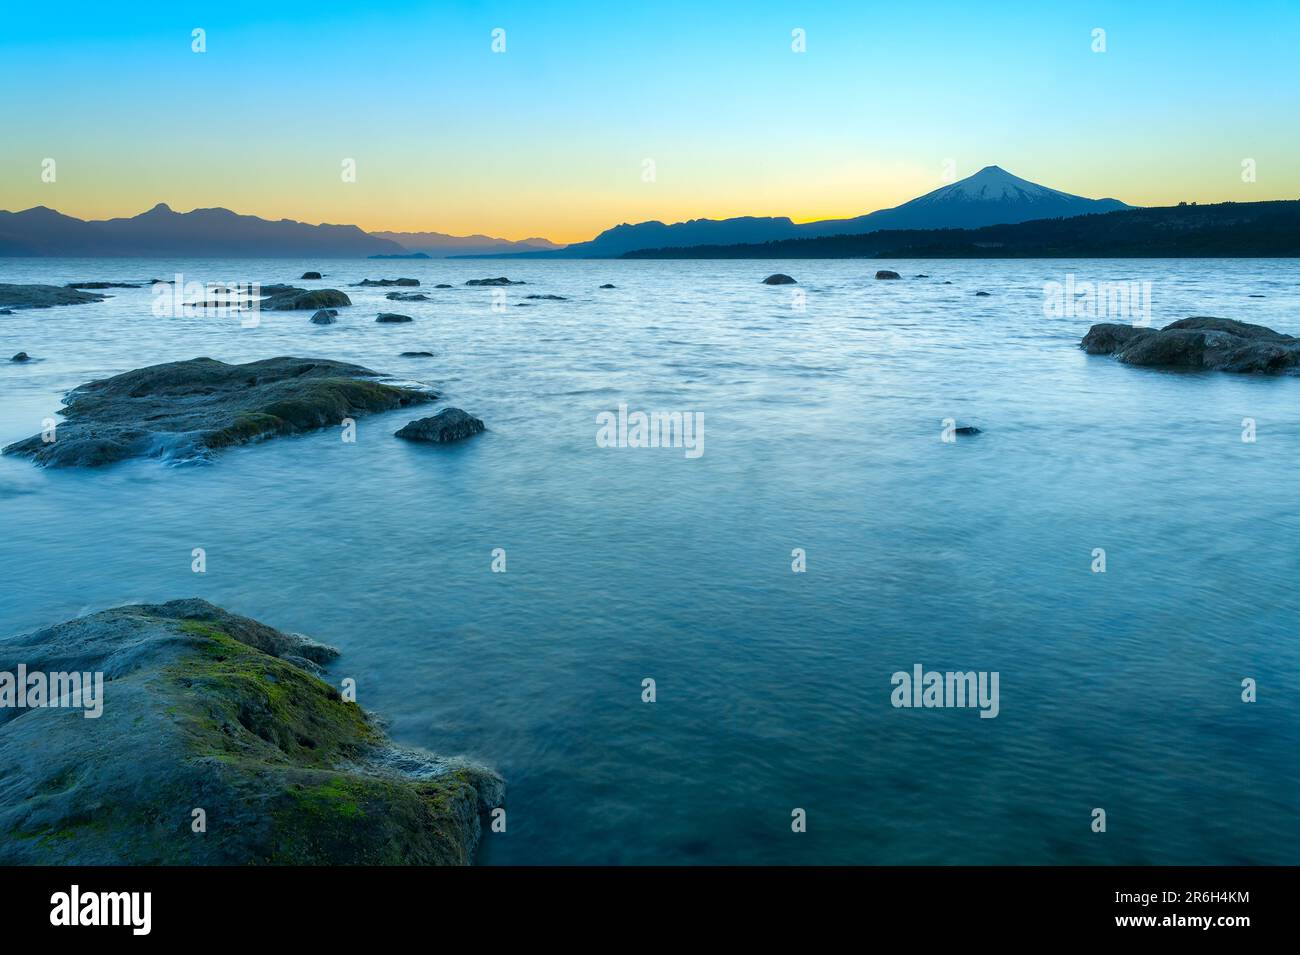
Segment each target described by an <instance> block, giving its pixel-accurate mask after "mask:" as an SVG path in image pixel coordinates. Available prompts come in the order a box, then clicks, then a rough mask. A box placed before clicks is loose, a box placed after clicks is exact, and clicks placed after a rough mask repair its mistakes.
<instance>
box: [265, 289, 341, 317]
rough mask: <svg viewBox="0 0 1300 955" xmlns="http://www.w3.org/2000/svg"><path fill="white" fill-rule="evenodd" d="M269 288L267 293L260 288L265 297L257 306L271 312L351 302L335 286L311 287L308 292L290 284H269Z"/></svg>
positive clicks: (330, 306) (317, 307)
mask: <svg viewBox="0 0 1300 955" xmlns="http://www.w3.org/2000/svg"><path fill="white" fill-rule="evenodd" d="M271 289H272V291H271V293H270V294H269V295H267V290H266V289H263V290H262V294H264V295H267V297H266V298H264V299H262V301H261V303H260V304H259V305H258V308H261V309H265V310H267V311H272V312H292V311H299V310H303V309H313V310H315V309H321V308H341V307H343V306H345V305H351V304H352V299H350V298H348V297H347V294H346V293H344V292H340V291H339V290H338V289H335V288H320V289H313V290H312V291H310V292H308V291H307V290H305V289H300V288H293V287H292V286H271Z"/></svg>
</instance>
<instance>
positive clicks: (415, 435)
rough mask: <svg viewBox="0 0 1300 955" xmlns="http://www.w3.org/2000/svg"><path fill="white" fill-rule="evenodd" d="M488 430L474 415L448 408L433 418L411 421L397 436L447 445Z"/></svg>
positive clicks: (408, 439) (409, 439)
mask: <svg viewBox="0 0 1300 955" xmlns="http://www.w3.org/2000/svg"><path fill="white" fill-rule="evenodd" d="M486 430H487V428H486V427H485V426H484V424H483V422H482V421H480V420H479V419H478V418H475V417H474V416H473V415H472V414H467V413H466V412H464V411H461V410H460V409H459V408H447V409H445V410H443V411H439V412H438V413H437V414H436V415H434V416H433V417H432V418H419V419H417V420H415V421H411V422H409V423H408V424H407V425H406V426H405V427H403V428H402V429H401V430H400V431H397V432H395V434H396V436H397V437H399V438H405V439H406V440H407V441H430V442H433V443H434V444H446V443H448V442H450V441H460V440H462V439H464V438H468V437H471V436H473V435H476V434H478V433H479V432H481V431H486Z"/></svg>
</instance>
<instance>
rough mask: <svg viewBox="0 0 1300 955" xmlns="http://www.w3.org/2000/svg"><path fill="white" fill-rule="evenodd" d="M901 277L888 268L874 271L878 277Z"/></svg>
mask: <svg viewBox="0 0 1300 955" xmlns="http://www.w3.org/2000/svg"><path fill="white" fill-rule="evenodd" d="M901 277H902V276H900V275H899V274H898V273H897V272H892V271H890V270H889V269H881V270H880V271H879V272H877V273H876V278H878V279H896V278H901Z"/></svg>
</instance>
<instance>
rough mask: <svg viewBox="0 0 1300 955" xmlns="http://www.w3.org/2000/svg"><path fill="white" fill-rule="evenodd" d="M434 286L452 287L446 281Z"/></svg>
mask: <svg viewBox="0 0 1300 955" xmlns="http://www.w3.org/2000/svg"><path fill="white" fill-rule="evenodd" d="M434 288H451V286H450V285H448V284H447V283H446V282H439V283H438V284H437V285H435V286H434Z"/></svg>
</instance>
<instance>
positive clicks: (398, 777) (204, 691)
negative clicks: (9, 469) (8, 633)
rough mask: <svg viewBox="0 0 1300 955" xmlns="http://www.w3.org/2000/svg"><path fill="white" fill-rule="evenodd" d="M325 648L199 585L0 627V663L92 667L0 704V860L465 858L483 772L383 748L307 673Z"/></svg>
mask: <svg viewBox="0 0 1300 955" xmlns="http://www.w3.org/2000/svg"><path fill="white" fill-rule="evenodd" d="M337 656H338V651H337V650H334V649H333V648H331V647H327V646H324V645H323V644H320V643H316V642H315V641H313V640H310V639H308V638H306V637H303V636H299V635H297V634H290V633H284V632H282V631H279V630H276V629H273V628H272V627H268V626H266V625H265V624H262V623H259V622H258V621H256V620H252V619H250V618H248V617H242V616H239V615H237V614H233V613H229V612H228V611H226V610H223V609H222V608H220V607H217V606H214V605H213V604H210V603H208V602H207V601H205V600H199V599H188V600H174V601H171V602H170V603H165V604H159V605H147V604H141V605H132V606H124V607H117V608H115V609H113V610H105V611H101V612H99V613H94V614H90V615H88V616H84V617H78V618H76V619H74V620H69V621H67V622H66V623H61V624H58V625H56V626H52V627H47V628H45V629H43V630H38V631H36V632H34V633H30V634H24V635H19V636H16V637H11V638H9V639H5V640H2V641H0V671H7V672H13V671H15V670H16V668H17V667H18V665H19V664H25V665H26V667H27V670H28V673H29V674H30V673H36V672H40V673H45V674H48V673H65V672H70V671H76V672H78V673H85V674H93V673H102V674H103V675H104V677H105V680H104V682H103V683H102V685H101V686H100V688H99V689H100V690H101V691H102V692H99V693H98V694H97V695H92V697H91V698H90V699H87V698H86V696H85V695H83V696H82V697H81V700H80V702H81V704H82V705H81V707H80V708H72V705H73V704H74V703H75V702H76V701H74V700H73V699H70V698H69V697H67V696H64V697H63V698H62V702H63V703H64V705H63V706H59V707H54V706H48V707H36V706H28V707H25V708H22V709H19V708H17V707H14V706H9V707H5V708H2V709H0V765H3V766H4V767H5V784H4V786H0V832H3V833H4V837H3V838H0V864H3V865H16V864H25V865H31V864H40V865H69V864H78V865H178V864H182V865H231V866H242V865H251V864H306V865H362V864H365V865H394V864H396V865H455V864H462V865H463V864H468V863H470V862H472V861H473V857H474V851H475V847H476V845H477V843H478V841H479V836H480V833H481V831H482V820H481V814H482V813H485V812H487V811H490V810H491V809H493V808H495V807H496V806H499V805H500V804H501V802H502V800H503V798H504V795H505V787H504V783H503V782H502V780H501V777H500V776H498V775H497V774H496V773H494V772H492V771H491V770H489V769H486V768H484V767H482V766H477V765H475V764H472V763H469V762H467V761H464V760H460V759H448V758H444V757H440V756H435V755H434V754H432V753H428V752H424V751H420V750H411V749H404V748H398V747H396V746H394V745H393V743H392V742H391V741H390V740H389V739H388V738H387V737H386V736H385V734H384V733H383V731H382V730H381V729H380V728H379V727H378V726H377V725H376V723H375V721H374V719H373V718H372V717H370V716H369V715H368V714H367V713H366V712H365V711H364V710H362V709H361V708H360V707H359V706H357V704H355V703H348V702H345V701H344V700H343V699H342V698H341V696H340V694H339V692H338V690H337V689H335V688H334V687H333V686H330V685H329V684H328V683H325V682H324V681H323V680H321V679H320V678H319V676H318V675H317V674H319V673H320V669H321V667H322V666H323V665H325V664H327V663H329V662H330V661H332V660H333V659H334V658H335V657H337ZM87 686H88V688H93V687H94V686H95V683H94V681H93V680H88V681H87ZM51 696H52V694H51ZM96 701H97V702H96ZM96 709H98V715H96V716H94V717H93V718H87V717H86V714H88V713H94V712H95V711H96ZM196 807H198V808H202V809H203V811H204V817H205V822H206V831H205V832H201V833H195V832H193V831H192V830H191V823H192V822H193V820H194V818H195V817H194V815H193V811H194V809H195V808H196Z"/></svg>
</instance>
